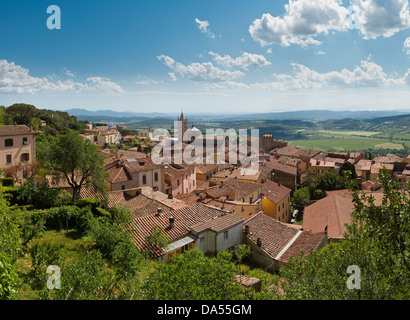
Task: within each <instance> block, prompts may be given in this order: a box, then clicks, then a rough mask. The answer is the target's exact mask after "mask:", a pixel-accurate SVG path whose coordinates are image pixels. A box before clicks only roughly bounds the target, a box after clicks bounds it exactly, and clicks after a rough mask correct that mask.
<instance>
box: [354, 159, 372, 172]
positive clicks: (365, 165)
mask: <svg viewBox="0 0 410 320" xmlns="http://www.w3.org/2000/svg"><path fill="white" fill-rule="evenodd" d="M371 167H372V160H364V159H361V160H359V161H358V162H357V163H356V165H355V168H356V170H366V171H367V170H370V169H371Z"/></svg>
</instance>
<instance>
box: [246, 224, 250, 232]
mask: <svg viewBox="0 0 410 320" xmlns="http://www.w3.org/2000/svg"><path fill="white" fill-rule="evenodd" d="M249 233H250V230H249V226H248V225H246V226H245V234H249Z"/></svg>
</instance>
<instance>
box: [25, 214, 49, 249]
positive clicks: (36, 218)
mask: <svg viewBox="0 0 410 320" xmlns="http://www.w3.org/2000/svg"><path fill="white" fill-rule="evenodd" d="M45 224H46V212H45V211H44V210H35V211H31V212H29V213H28V214H27V215H25V217H24V218H23V222H22V225H21V238H22V240H23V245H26V244H27V243H29V242H30V241H31V240H32V239H33V238H35V237H37V236H38V235H39V234H41V233H42V232H43V231H44V230H45Z"/></svg>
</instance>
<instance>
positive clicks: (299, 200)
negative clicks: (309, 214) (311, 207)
mask: <svg viewBox="0 0 410 320" xmlns="http://www.w3.org/2000/svg"><path fill="white" fill-rule="evenodd" d="M309 200H310V190H309V188H308V187H305V188H301V189H298V190H296V191H295V192H294V193H293V197H292V201H291V202H292V207H293V209H296V210H297V211H298V214H297V216H296V220H298V221H300V220H302V218H303V212H304V210H305V206H306V203H307V202H308V201H309Z"/></svg>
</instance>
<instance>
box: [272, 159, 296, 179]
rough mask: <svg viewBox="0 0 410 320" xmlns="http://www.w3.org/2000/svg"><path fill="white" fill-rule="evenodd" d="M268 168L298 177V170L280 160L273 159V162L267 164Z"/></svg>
mask: <svg viewBox="0 0 410 320" xmlns="http://www.w3.org/2000/svg"><path fill="white" fill-rule="evenodd" d="M266 166H268V167H270V168H272V170H273V171H279V172H284V173H287V174H290V175H294V176H296V175H297V168H296V167H295V166H289V165H287V164H283V163H281V162H279V160H277V159H274V158H272V159H271V161H268V162H266Z"/></svg>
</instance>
